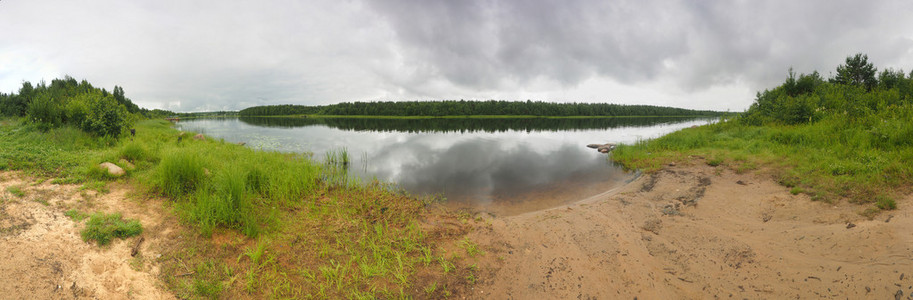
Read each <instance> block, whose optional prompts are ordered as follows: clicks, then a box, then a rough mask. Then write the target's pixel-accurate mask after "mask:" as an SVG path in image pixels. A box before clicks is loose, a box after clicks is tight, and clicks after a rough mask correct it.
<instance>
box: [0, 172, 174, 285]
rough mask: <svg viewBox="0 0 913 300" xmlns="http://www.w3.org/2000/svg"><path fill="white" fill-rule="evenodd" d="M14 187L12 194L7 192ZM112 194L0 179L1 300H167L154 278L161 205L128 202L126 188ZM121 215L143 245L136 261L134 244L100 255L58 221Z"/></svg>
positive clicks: (101, 250) (15, 177) (73, 227)
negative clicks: (75, 214) (135, 222)
mask: <svg viewBox="0 0 913 300" xmlns="http://www.w3.org/2000/svg"><path fill="white" fill-rule="evenodd" d="M10 186H14V187H15V190H16V191H18V192H20V193H18V195H17V194H13V193H10V192H9V191H8V189H7V187H10ZM109 189H110V192H108V193H104V194H98V193H96V192H92V191H82V190H80V189H79V186H75V185H55V184H50V183H47V182H36V181H34V180H33V179H30V178H27V177H25V176H20V175H19V174H16V173H13V172H0V249H3V251H2V252H0V294H2V295H3V298H5V299H71V298H72V299H83V298H85V299H93V298H94V299H168V298H172V297H171V296H170V294H169V293H168V292H166V291H163V290H162V289H161V288H160V287H159V284H158V281H157V280H156V277H155V275H154V274H156V272H158V268H157V264H156V263H155V261H154V257H156V256H157V255H158V254H157V250H156V245H158V243H159V241H160V240H161V238H162V237H163V236H164V235H163V232H162V231H161V228H164V227H167V226H163V224H164V223H166V219H165V218H164V217H163V216H162V215H161V214H160V213H159V211H160V208H159V206H160V205H161V203H156V202H154V201H146V202H142V201H138V200H131V199H130V198H131V197H128V196H127V195H126V193H127V190H128V189H126V188H125V187H123V186H121V185H119V184H117V183H112V184H109ZM68 209H78V210H81V211H84V212H95V211H101V212H106V213H113V212H120V213H122V214H123V215H124V217H126V218H133V219H139V220H140V222H141V223H142V225H143V227H144V229H145V231H144V236H145V239H146V241H145V242H144V243H143V244H142V245H141V247H139V249H140V251H139V253H138V255H137V256H136V257H134V256H131V255H130V254H131V250H132V249H131V248H132V247H133V245H134V244H135V241H134V239H135V238H132V239H127V240H115V241H113V242H112V243H111V244H110V245H108V246H105V247H99V246H97V245H95V244H90V243H86V242H83V241H82V239H81V238H80V236H79V230H81V229H82V228H83V227H84V224H81V223H77V222H75V221H73V220H72V219H70V218H69V217H67V216H65V215H64V212H65V211H67V210H68Z"/></svg>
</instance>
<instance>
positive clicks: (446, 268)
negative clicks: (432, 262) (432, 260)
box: [438, 256, 456, 274]
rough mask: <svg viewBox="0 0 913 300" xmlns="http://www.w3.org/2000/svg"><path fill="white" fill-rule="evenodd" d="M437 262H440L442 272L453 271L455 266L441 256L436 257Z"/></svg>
mask: <svg viewBox="0 0 913 300" xmlns="http://www.w3.org/2000/svg"><path fill="white" fill-rule="evenodd" d="M438 262H440V263H441V269H443V270H444V274H447V273H450V271H453V269H454V268H456V267H455V266H454V265H453V263H452V262H449V261H447V259H446V258H444V257H443V256H441V257H438Z"/></svg>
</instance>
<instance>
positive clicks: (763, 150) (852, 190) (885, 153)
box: [612, 106, 913, 208]
mask: <svg viewBox="0 0 913 300" xmlns="http://www.w3.org/2000/svg"><path fill="white" fill-rule="evenodd" d="M911 117H913V108H911V107H909V106H907V107H900V108H895V109H894V110H891V111H889V112H885V113H881V114H875V115H871V116H869V117H867V118H863V119H858V118H857V119H848V117H845V116H832V117H829V118H825V119H823V120H821V121H818V122H815V123H810V124H802V125H766V126H747V125H742V124H739V122H737V121H735V120H730V121H724V122H720V123H717V124H711V125H705V126H701V127H698V128H687V129H683V130H680V131H678V132H674V133H671V134H668V135H666V136H663V137H660V138H657V139H654V140H648V141H639V142H637V143H634V144H630V145H620V146H618V147H617V148H616V149H615V150H614V152H613V154H612V159H613V160H615V161H616V162H619V163H621V164H622V165H624V166H625V167H627V168H632V169H633V168H636V169H643V170H646V171H648V172H650V171H655V170H658V169H660V168H661V167H662V166H663V165H665V164H668V163H670V162H686V161H690V160H691V159H693V158H695V157H698V158H704V159H705V160H706V163H707V164H708V165H712V166H718V165H726V166H728V167H730V168H731V169H733V170H735V171H737V172H751V171H755V170H761V169H764V170H766V172H771V173H773V176H774V177H775V178H778V182H779V183H780V184H782V185H784V186H786V187H789V188H791V190H790V191H791V192H792V193H793V194H798V193H807V194H810V195H815V196H814V197H813V199H816V200H823V201H828V202H832V201H837V200H840V199H847V200H849V201H850V202H853V203H873V202H876V199H888V198H890V197H892V196H894V193H897V192H902V191H905V190H909V189H910V186H911V183H913V144H911V142H909V140H907V139H906V138H905V137H906V136H907V135H906V134H904V132H911V133H913V122H910V121H909V120H911ZM888 135H891V136H888ZM882 202H883V203H884V204H879V207H885V208H888V207H891V205H890V204H888V201H887V200H884V201H880V202H879V203H882Z"/></svg>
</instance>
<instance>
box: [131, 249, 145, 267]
mask: <svg viewBox="0 0 913 300" xmlns="http://www.w3.org/2000/svg"><path fill="white" fill-rule="evenodd" d="M143 265H145V259H144V258H143V253H137V254H136V256H134V257H133V258H131V259H130V268H131V269H133V270H134V271H142V270H143Z"/></svg>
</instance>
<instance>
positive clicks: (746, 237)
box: [463, 164, 913, 299]
mask: <svg viewBox="0 0 913 300" xmlns="http://www.w3.org/2000/svg"><path fill="white" fill-rule="evenodd" d="M911 203H913V197H909V196H907V197H905V199H900V200H899V201H898V209H897V210H896V211H891V212H887V213H883V214H881V215H880V216H877V217H875V218H874V219H873V220H868V219H866V218H864V217H862V216H860V215H859V212H860V211H862V210H863V209H865V208H866V207H864V206H857V205H853V204H843V203H841V204H836V205H835V204H827V203H821V202H814V201H811V199H809V197H808V196H806V195H801V194H800V195H792V194H790V193H789V191H788V189H787V188H786V187H783V186H781V185H779V184H777V183H776V182H775V180H773V179H771V178H769V177H768V176H766V175H757V174H750V173H745V174H736V173H734V172H732V171H728V170H724V169H716V168H713V167H710V166H704V165H702V164H695V165H694V166H687V165H685V164H682V165H681V166H675V167H669V168H667V169H666V170H663V171H659V172H656V173H654V174H652V175H651V176H642V177H641V178H639V179H638V180H636V181H635V182H633V183H632V184H629V185H627V186H625V187H623V188H621V189H620V190H618V191H616V192H614V193H609V194H606V195H602V196H599V197H597V198H596V199H589V200H586V201H582V202H579V203H577V204H573V205H569V206H565V207H559V208H554V209H549V210H545V211H540V212H534V213H527V214H523V215H518V216H510V217H497V218H494V219H492V220H491V221H490V224H491V225H490V226H489V227H488V228H486V229H484V230H475V231H474V232H473V233H471V234H470V237H471V239H473V240H475V241H478V243H479V244H480V245H481V246H482V248H483V249H484V250H485V251H486V252H487V253H488V254H487V255H486V257H487V258H488V260H486V261H485V262H483V263H482V268H483V269H485V270H488V272H489V273H490V274H491V276H490V277H489V278H487V279H486V280H484V281H483V282H480V283H478V284H476V285H475V286H474V287H473V288H472V289H471V290H470V291H469V292H468V293H466V294H464V295H463V296H466V297H467V298H491V299H510V298H513V299H571V298H575V299H594V298H599V299H634V298H637V299H708V298H730V297H733V298H738V299H742V298H748V299H758V298H768V299H784V298H821V297H824V298H836V297H848V298H875V299H885V298H891V297H893V296H895V295H896V294H898V292H900V293H902V295H903V299H906V298H907V297H908V296H909V295H911V293H913V279H911V277H913V276H910V275H911V274H907V273H913V272H911V271H909V270H913V233H911V231H910V230H909V228H911V226H913V206H911ZM887 221H889V222H887ZM849 223H852V224H854V225H856V226H847V224H849ZM904 275H906V276H904Z"/></svg>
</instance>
